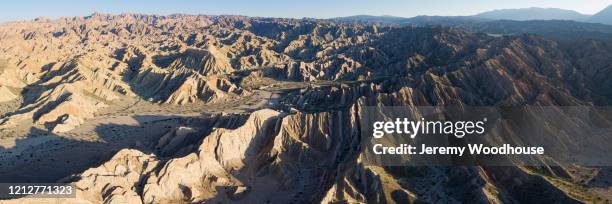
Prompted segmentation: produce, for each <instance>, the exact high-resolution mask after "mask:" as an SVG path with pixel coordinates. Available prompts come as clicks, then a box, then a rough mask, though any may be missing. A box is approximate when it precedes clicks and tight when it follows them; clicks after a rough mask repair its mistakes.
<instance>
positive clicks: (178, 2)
mask: <svg viewBox="0 0 612 204" xmlns="http://www.w3.org/2000/svg"><path fill="white" fill-rule="evenodd" d="M610 4H612V0H284V1H282V0H201V1H195V0H173V1H170V0H167V1H161V0H15V1H10V2H2V7H0V22H5V21H13V20H24V19H33V18H36V17H49V18H58V17H62V16H87V15H89V14H91V13H93V12H102V13H113V14H119V13H146V14H173V13H187V14H210V15H220V14H236V15H246V16H266V17H293V18H302V17H313V18H329V17H338V16H350V15H359V14H367V15H393V16H403V17H412V16H417V15H472V14H476V13H479V12H483V11H488V10H493V9H503V8H526V7H544V8H563V9H570V10H575V11H578V12H581V13H585V14H593V13H596V12H598V11H599V10H602V9H603V8H605V7H606V6H608V5H610Z"/></svg>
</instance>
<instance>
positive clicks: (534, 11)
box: [474, 7, 590, 21]
mask: <svg viewBox="0 0 612 204" xmlns="http://www.w3.org/2000/svg"><path fill="white" fill-rule="evenodd" d="M474 16H475V17H480V18H487V19H496V20H516V21H524V20H574V21H584V20H587V19H589V17H590V16H589V15H585V14H581V13H578V12H576V11H572V10H564V9H558V8H537V7H532V8H522V9H501V10H493V11H487V12H483V13H479V14H476V15H474Z"/></svg>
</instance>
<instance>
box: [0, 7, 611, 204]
mask: <svg viewBox="0 0 612 204" xmlns="http://www.w3.org/2000/svg"><path fill="white" fill-rule="evenodd" d="M610 56H612V43H610V42H608V41H602V40H593V39H576V40H573V41H570V40H565V41H562V42H560V41H555V40H552V39H548V38H546V37H542V36H538V35H534V34H516V35H505V36H498V35H489V34H486V33H474V32H469V31H464V30H461V29H458V28H449V27H443V26H433V25H430V26H393V25H388V26H386V25H375V24H359V23H334V22H329V21H319V20H308V19H300V20H298V19H277V18H250V17H243V16H204V15H199V16H196V15H172V16H156V15H140V14H123V15H106V14H93V15H91V16H88V17H74V18H62V19H56V20H49V19H36V20H33V21H23V22H12V23H6V24H3V25H1V26H0V116H1V118H0V164H3V165H1V166H0V181H2V182H57V181H60V182H72V183H74V184H75V185H76V186H77V189H78V191H77V198H76V199H56V200H55V201H57V202H62V203H217V202H220V203H226V202H235V203H345V202H348V203H359V202H367V203H406V202H426V203H516V202H536V203H581V202H610V200H612V197H610V195H612V188H611V187H610V182H612V177H611V175H612V169H610V168H609V167H583V166H575V165H558V164H555V163H554V162H543V164H542V165H541V166H538V167H532V166H526V165H522V164H519V163H517V164H516V165H515V166H510V167H490V166H432V167H429V166H423V167H409V166H403V167H382V166H371V165H366V164H364V163H363V157H364V154H363V150H362V149H361V142H362V138H361V133H360V132H361V131H362V130H361V126H360V125H359V123H360V121H361V120H362V119H363V117H364V116H363V114H364V113H363V108H364V107H366V106H381V107H383V106H414V107H416V106H450V105H453V106H493V107H516V106H610V105H611V104H612V57H610ZM609 120H610V118H608V119H607V120H606V121H605V122H610V121H609ZM565 136H567V135H560V136H559V137H563V138H565ZM508 138H512V136H509V137H508ZM569 138H571V137H569ZM566 142H567V144H570V143H571V142H573V141H571V139H568V140H567V141H566ZM611 144H612V143H607V142H606V143H603V144H602V145H608V146H610V145H611ZM3 202H6V203H27V202H31V203H37V200H34V199H29V198H22V199H19V200H8V201H0V203H3Z"/></svg>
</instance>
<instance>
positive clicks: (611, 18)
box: [331, 5, 612, 25]
mask: <svg viewBox="0 0 612 204" xmlns="http://www.w3.org/2000/svg"><path fill="white" fill-rule="evenodd" d="M440 19H446V20H450V21H451V22H449V23H452V22H456V21H471V22H484V21H492V20H513V21H528V20H570V21H576V22H586V23H602V24H608V25H612V5H611V6H608V7H607V8H605V9H603V10H602V11H600V12H599V13H596V14H594V15H586V14H581V13H578V12H576V11H572V10H565V9H558V8H537V7H532V8H521V9H499V10H493V11H487V12H483V13H479V14H476V15H472V16H417V17H414V18H403V17H396V16H367V15H359V16H349V17H340V18H334V19H331V20H334V21H341V22H349V21H352V22H370V23H397V24H410V23H414V22H415V21H416V22H420V23H422V22H425V21H431V20H435V21H438V20H440Z"/></svg>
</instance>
